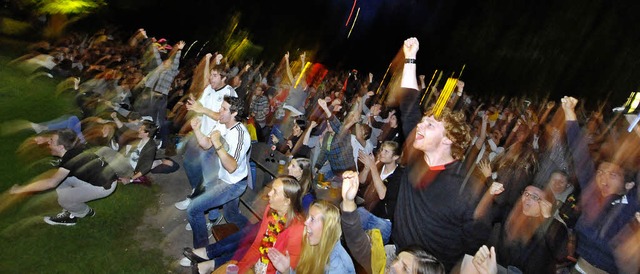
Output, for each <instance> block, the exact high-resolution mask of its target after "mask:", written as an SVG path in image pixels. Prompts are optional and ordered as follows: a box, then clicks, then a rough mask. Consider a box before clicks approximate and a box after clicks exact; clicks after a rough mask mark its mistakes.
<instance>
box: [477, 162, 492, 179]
mask: <svg viewBox="0 0 640 274" xmlns="http://www.w3.org/2000/svg"><path fill="white" fill-rule="evenodd" d="M478 168H480V171H481V172H482V175H484V177H489V176H491V164H490V163H489V161H487V160H482V161H480V163H478Z"/></svg>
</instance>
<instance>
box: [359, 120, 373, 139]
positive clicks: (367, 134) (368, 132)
mask: <svg viewBox="0 0 640 274" xmlns="http://www.w3.org/2000/svg"><path fill="white" fill-rule="evenodd" d="M359 124H360V126H361V127H362V128H363V129H364V136H363V137H364V139H365V140H369V137H371V127H370V126H369V125H367V124H365V123H359Z"/></svg>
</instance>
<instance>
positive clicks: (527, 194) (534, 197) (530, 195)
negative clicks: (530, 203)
mask: <svg viewBox="0 0 640 274" xmlns="http://www.w3.org/2000/svg"><path fill="white" fill-rule="evenodd" d="M522 197H523V198H529V199H531V200H534V201H536V202H540V200H542V198H540V197H539V196H538V195H535V194H533V193H531V192H528V191H526V190H525V191H523V192H522Z"/></svg>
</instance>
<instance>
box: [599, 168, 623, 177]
mask: <svg viewBox="0 0 640 274" xmlns="http://www.w3.org/2000/svg"><path fill="white" fill-rule="evenodd" d="M596 174H597V175H598V176H603V175H608V176H609V178H611V179H618V178H620V177H622V175H620V174H619V173H616V172H611V171H606V170H602V169H598V170H597V171H596Z"/></svg>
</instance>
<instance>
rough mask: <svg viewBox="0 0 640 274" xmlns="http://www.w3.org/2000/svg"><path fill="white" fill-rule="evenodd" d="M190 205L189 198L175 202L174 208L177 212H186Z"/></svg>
mask: <svg viewBox="0 0 640 274" xmlns="http://www.w3.org/2000/svg"><path fill="white" fill-rule="evenodd" d="M190 203H191V198H186V199H184V200H182V201H180V202H177V203H176V204H175V205H176V208H177V209H179V210H187V207H189V204H190Z"/></svg>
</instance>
